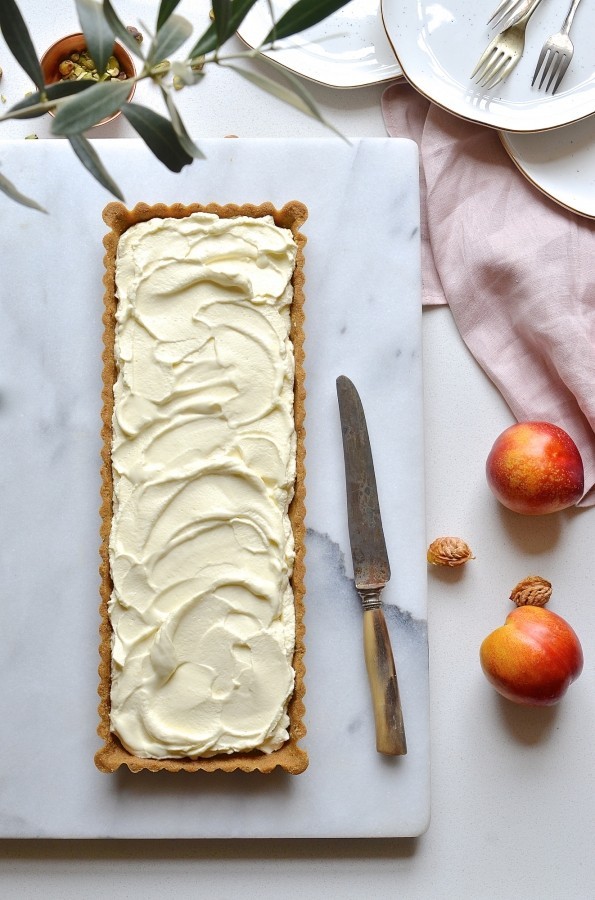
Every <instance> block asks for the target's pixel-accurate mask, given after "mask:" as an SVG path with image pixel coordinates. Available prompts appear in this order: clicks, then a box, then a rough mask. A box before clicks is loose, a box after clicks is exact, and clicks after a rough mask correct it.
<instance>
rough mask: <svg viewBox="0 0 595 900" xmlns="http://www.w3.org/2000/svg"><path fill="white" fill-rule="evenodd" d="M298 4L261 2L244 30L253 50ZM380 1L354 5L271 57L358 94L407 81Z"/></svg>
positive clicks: (353, 0)
mask: <svg viewBox="0 0 595 900" xmlns="http://www.w3.org/2000/svg"><path fill="white" fill-rule="evenodd" d="M294 3H295V0H258V2H257V3H256V4H255V5H254V6H253V7H252V9H251V10H250V12H249V13H248V15H247V16H246V18H245V19H244V21H243V22H242V24H241V26H240V29H239V30H238V35H239V37H240V38H241V39H242V40H243V41H244V43H245V44H247V45H248V46H249V47H252V48H255V47H258V46H259V45H260V44H261V42H262V41H263V39H264V38H265V36H266V35H267V34H268V32H269V31H270V28H271V11H272V13H273V16H274V20H275V21H278V20H279V18H280V17H281V16H282V15H283V13H284V12H286V11H287V10H288V9H289V7H290V6H293V5H294ZM379 7H380V2H379V0H351V2H350V3H346V4H345V6H343V7H341V9H339V10H338V11H337V12H336V13H333V14H332V15H330V16H328V18H326V19H324V21H322V22H320V23H319V24H318V25H313V26H312V27H311V28H308V29H307V30H306V31H303V32H302V33H301V34H299V35H295V36H294V37H291V38H286V39H285V40H282V41H278V42H277V43H276V45H275V50H266V51H264V52H265V56H267V57H269V59H273V60H274V61H275V62H277V63H279V65H281V66H283V67H284V68H286V69H289V70H290V71H292V72H295V73H296V74H297V75H303V76H304V77H305V78H309V79H310V80H311V81H316V82H318V83H319V84H324V85H328V86H330V87H336V88H356V87H364V86H366V85H369V84H376V83H378V82H382V81H391V80H393V79H395V78H400V77H401V76H402V72H401V68H400V66H399V64H398V63H397V60H396V59H395V54H394V53H393V50H392V48H391V45H390V43H389V41H388V37H387V35H386V32H385V30H384V28H383V25H382V20H381V17H380V9H379Z"/></svg>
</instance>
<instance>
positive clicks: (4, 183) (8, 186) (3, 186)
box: [0, 175, 47, 213]
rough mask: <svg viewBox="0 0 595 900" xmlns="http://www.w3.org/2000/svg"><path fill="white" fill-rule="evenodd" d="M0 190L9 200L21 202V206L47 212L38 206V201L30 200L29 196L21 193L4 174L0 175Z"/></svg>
mask: <svg viewBox="0 0 595 900" xmlns="http://www.w3.org/2000/svg"><path fill="white" fill-rule="evenodd" d="M0 191H2V192H3V193H4V194H6V196H7V197H10V199H11V200H16V202H17V203H21V204H22V205H23V206H29V207H30V208H31V209H37V210H39V212H43V213H44V212H47V210H45V209H44V208H43V206H40V205H39V203H37V202H36V201H35V200H32V199H31V197H26V196H25V195H24V194H21V192H20V191H19V190H18V189H17V188H16V187H15V186H14V184H13V183H12V181H9V180H8V178H5V177H4V175H0Z"/></svg>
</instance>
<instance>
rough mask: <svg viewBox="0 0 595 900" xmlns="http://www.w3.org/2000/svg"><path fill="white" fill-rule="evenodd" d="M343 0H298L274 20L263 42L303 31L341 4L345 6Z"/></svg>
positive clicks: (330, 13)
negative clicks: (277, 19)
mask: <svg viewBox="0 0 595 900" xmlns="http://www.w3.org/2000/svg"><path fill="white" fill-rule="evenodd" d="M345 5H346V4H345V0H316V2H315V3H313V2H312V0H298V2H297V3H295V4H294V5H293V6H292V7H291V8H290V9H288V10H287V12H286V13H285V14H284V15H283V16H281V18H280V19H279V21H278V22H276V23H275V24H274V25H273V27H272V28H271V30H270V31H269V33H268V34H267V36H266V38H265V39H264V43H265V44H269V43H271V41H274V40H277V39H279V38H285V37H289V35H291V34H297V32H298V31H304V30H305V29H306V28H310V26H312V25H316V24H317V23H318V22H321V21H322V20H323V19H326V17H327V16H330V15H332V13H334V12H336V11H337V10H338V9H341V7H342V6H345Z"/></svg>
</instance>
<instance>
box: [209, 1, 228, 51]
mask: <svg viewBox="0 0 595 900" xmlns="http://www.w3.org/2000/svg"><path fill="white" fill-rule="evenodd" d="M212 7H213V15H214V17H215V31H216V32H217V38H218V40H219V44H223V43H224V41H226V40H227V38H226V37H225V35H226V34H228V30H227V29H228V28H229V20H230V18H231V3H230V0H212Z"/></svg>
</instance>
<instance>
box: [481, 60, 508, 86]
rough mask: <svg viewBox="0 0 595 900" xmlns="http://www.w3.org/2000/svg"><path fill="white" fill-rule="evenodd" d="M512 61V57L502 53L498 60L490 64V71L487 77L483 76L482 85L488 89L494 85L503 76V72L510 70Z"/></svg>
mask: <svg viewBox="0 0 595 900" xmlns="http://www.w3.org/2000/svg"><path fill="white" fill-rule="evenodd" d="M511 62H512V57H511V56H507V55H506V54H505V53H503V54H502V56H501V57H500V59H499V60H498V62H497V63H496V64H495V65H494V66H492V71H491V72H490V74H489V77H488V78H484V79H483V82H482V87H484V88H486V89H489V88H493V87H496V85H497V84H499V83H500V82H501V81H502V79H503V78H505V77H506V76H505V73H506V72H508V71H510V68H511V66H510V63H511Z"/></svg>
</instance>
